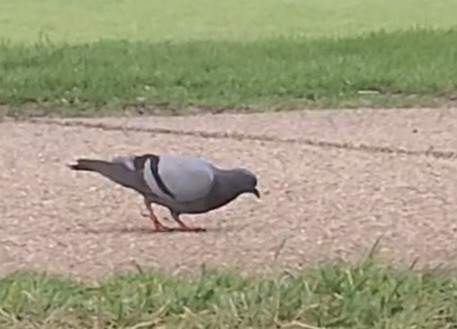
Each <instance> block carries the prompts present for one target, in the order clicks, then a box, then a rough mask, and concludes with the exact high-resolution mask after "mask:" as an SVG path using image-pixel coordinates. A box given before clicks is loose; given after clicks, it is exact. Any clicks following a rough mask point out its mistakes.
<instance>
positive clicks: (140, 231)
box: [78, 227, 231, 235]
mask: <svg viewBox="0 0 457 329" xmlns="http://www.w3.org/2000/svg"><path fill="white" fill-rule="evenodd" d="M230 230H231V228H229V227H221V228H219V227H218V228H205V229H204V230H201V231H183V230H181V229H179V228H177V227H171V228H169V230H167V231H163V232H162V231H155V230H154V229H153V228H151V227H107V228H97V229H91V228H87V229H86V228H85V229H80V230H78V232H79V233H84V234H97V235H101V234H137V235H156V234H159V235H160V234H163V235H169V234H185V233H190V234H204V233H217V232H227V231H230Z"/></svg>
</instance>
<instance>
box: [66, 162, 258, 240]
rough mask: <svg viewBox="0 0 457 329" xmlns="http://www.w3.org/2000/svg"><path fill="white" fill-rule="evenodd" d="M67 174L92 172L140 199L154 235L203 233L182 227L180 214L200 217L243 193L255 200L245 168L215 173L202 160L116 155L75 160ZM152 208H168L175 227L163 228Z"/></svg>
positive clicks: (252, 183)
mask: <svg viewBox="0 0 457 329" xmlns="http://www.w3.org/2000/svg"><path fill="white" fill-rule="evenodd" d="M68 166H69V167H70V168H71V169H72V170H78V171H92V172H97V173H98V174H101V175H103V176H105V177H106V178H108V179H110V180H111V181H113V182H115V183H118V184H120V185H122V186H124V187H125V188H129V189H133V190H135V191H136V192H138V193H140V194H141V195H142V196H143V199H144V204H145V206H146V208H147V210H148V212H149V215H148V216H149V218H150V219H151V220H152V223H153V225H154V227H153V229H154V231H156V232H169V231H187V232H201V231H206V229H204V228H200V227H190V226H187V225H186V224H185V223H184V222H182V220H181V219H180V215H181V214H201V213H205V212H209V211H211V210H214V209H217V208H220V207H222V206H224V205H226V204H228V203H229V202H231V201H233V200H235V199H236V198H237V197H238V196H239V195H241V194H243V193H250V194H254V195H255V196H256V197H257V198H260V192H259V190H258V189H257V187H256V186H257V177H256V175H255V174H254V173H252V172H251V171H249V170H248V169H245V168H233V169H221V168H218V167H216V166H214V165H213V164H211V163H210V162H209V161H208V160H206V159H204V158H202V157H189V156H182V155H174V154H165V155H156V154H142V155H128V156H118V157H115V158H114V159H112V160H111V161H103V160H98V159H84V158H80V159H77V160H76V163H75V164H71V165H68ZM152 204H157V205H161V206H164V207H166V208H168V210H169V211H170V214H171V216H172V218H173V219H174V220H175V221H176V222H177V223H178V225H179V227H178V228H175V229H174V228H170V227H167V226H164V225H163V224H162V223H161V222H160V221H159V219H158V218H157V216H156V214H155V213H154V210H153V208H152Z"/></svg>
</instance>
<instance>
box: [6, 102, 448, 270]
mask: <svg viewBox="0 0 457 329" xmlns="http://www.w3.org/2000/svg"><path fill="white" fill-rule="evenodd" d="M456 114H457V110H454V109H442V110H433V111H432V110H399V111H394V110H386V111H379V110H377V111H368V110H367V111H365V112H364V111H360V110H358V111H331V112H330V111H323V112H318V111H300V112H291V113H281V114H256V115H207V116H198V117H190V118H189V117H188V118H156V117H154V118H141V119H133V118H124V119H119V118H117V119H91V120H89V119H87V120H82V121H84V124H83V123H82V122H81V119H79V120H78V121H68V120H64V121H58V123H57V124H56V123H55V122H54V123H50V122H41V123H38V122H35V123H32V122H13V121H8V120H6V121H4V122H2V123H0V179H1V189H0V212H1V214H2V216H1V217H0V225H1V228H2V229H1V232H0V274H5V273H8V272H11V271H13V270H16V269H35V270H48V271H51V272H56V273H65V274H70V275H76V276H79V277H88V278H98V277H101V276H104V275H107V274H111V273H113V272H115V271H118V270H127V269H132V268H135V266H137V265H139V266H141V267H143V268H148V269H162V270H166V271H170V272H176V271H187V270H194V269H198V268H199V267H200V265H201V264H202V263H205V264H207V265H209V266H218V267H223V268H224V267H230V268H238V269H242V270H247V271H263V270H266V269H271V268H295V267H299V266H308V265H312V264H315V263H317V262H322V261H333V260H336V259H347V260H352V259H358V258H359V257H360V256H361V255H363V254H364V253H366V252H367V251H368V250H369V249H370V248H371V246H372V245H373V244H374V243H375V241H376V239H378V238H382V240H381V248H380V252H381V256H382V257H383V258H384V259H386V260H388V261H391V262H394V263H399V264H403V265H406V266H408V265H409V264H411V263H412V262H413V261H414V260H416V259H417V258H418V259H419V264H420V265H421V266H437V265H439V264H443V263H444V264H445V266H449V267H454V265H456V264H457V262H456V260H457V259H456V258H455V255H456V251H457V245H456V244H455V237H456V235H457V221H456V220H455V216H456V210H457V206H456V198H457V184H456V183H457V179H456V177H457V175H456V159H455V157H454V156H453V152H454V151H457V145H456V142H455V136H452V135H455V131H457V130H456V129H454V128H455V126H456V125H457V115H456ZM68 122H72V123H71V125H69V123H68ZM100 123H103V126H100V125H98V126H97V124H100ZM84 125H86V126H89V127H86V126H84ZM91 125H92V127H91ZM110 127H111V128H112V129H110ZM116 127H117V128H116ZM151 129H155V131H154V130H151ZM161 129H162V130H161ZM167 130H168V131H167ZM182 132H206V133H210V134H209V135H208V134H207V135H202V134H191V133H184V134H183V133H182ZM211 134H213V135H211ZM243 134H244V135H245V136H247V137H248V138H246V139H243ZM248 135H249V136H248ZM265 136H267V137H268V138H264V137H265ZM453 137H454V138H453ZM310 140H311V141H317V142H324V143H320V144H319V143H315V144H310V143H308V142H307V141H310ZM332 143H333V144H335V145H339V144H343V147H335V145H333V144H332ZM346 144H347V145H353V146H360V145H365V146H367V147H362V148H360V147H359V148H357V147H355V148H354V147H352V148H351V147H344V145H346ZM386 147H387V148H390V149H392V151H385V148H386ZM430 148H432V149H433V150H434V151H438V153H436V154H440V153H439V152H442V153H443V152H444V153H446V152H447V154H449V156H447V157H440V156H436V154H435V155H434V154H433V153H430V152H429V153H427V150H429V149H430ZM399 150H400V151H399ZM401 150H404V151H406V152H402V151H401ZM409 151H414V152H409ZM143 152H157V153H163V152H179V153H184V154H198V155H204V156H205V157H207V158H209V159H210V160H212V161H214V162H215V163H217V164H219V165H221V166H235V165H243V166H246V167H248V168H250V169H252V170H253V171H255V172H256V173H258V175H259V177H260V189H261V191H262V192H263V197H262V199H261V200H260V201H258V200H256V199H255V198H250V197H247V196H246V197H242V198H240V199H238V200H237V201H235V202H233V203H232V204H230V205H229V206H227V207H225V208H222V209H220V210H217V211H214V212H211V213H208V214H204V215H199V216H185V217H183V218H185V220H186V221H187V222H188V223H190V224H194V225H199V226H205V227H207V228H208V229H209V232H207V233H201V234H192V233H186V234H182V233H174V234H151V233H150V231H149V228H150V227H151V225H150V223H149V222H148V220H147V219H145V218H143V217H141V215H140V212H141V211H143V208H142V207H143V206H142V202H141V198H140V197H139V195H137V194H135V193H134V192H131V191H128V190H125V189H123V188H121V187H118V186H116V185H114V184H112V183H111V182H109V181H107V180H105V179H103V178H102V177H99V176H97V175H95V174H90V173H74V172H71V171H70V170H68V168H66V166H65V163H67V162H70V161H72V160H73V159H74V158H76V157H79V156H94V157H101V158H111V157H112V156H114V155H119V154H125V153H143ZM160 213H161V215H163V216H167V217H168V213H167V212H166V210H163V209H160Z"/></svg>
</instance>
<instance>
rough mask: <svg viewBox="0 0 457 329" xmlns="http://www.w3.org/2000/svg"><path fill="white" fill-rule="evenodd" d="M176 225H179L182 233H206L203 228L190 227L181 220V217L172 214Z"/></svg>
mask: <svg viewBox="0 0 457 329" xmlns="http://www.w3.org/2000/svg"><path fill="white" fill-rule="evenodd" d="M171 215H172V217H173V219H174V220H175V221H176V223H178V224H179V230H180V231H182V232H206V228H203V227H189V226H187V225H186V224H184V223H183V222H182V220H180V219H179V216H178V215H176V214H173V213H172V214H171Z"/></svg>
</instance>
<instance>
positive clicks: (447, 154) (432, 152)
mask: <svg viewBox="0 0 457 329" xmlns="http://www.w3.org/2000/svg"><path fill="white" fill-rule="evenodd" d="M19 121H23V122H28V123H32V124H40V125H56V126H61V127H83V128H87V129H100V130H104V131H130V132H141V133H152V134H163V135H177V136H192V137H199V138H212V139H233V140H237V141H243V140H252V141H263V142H276V143H285V144H301V145H307V146H312V147H318V148H322V149H340V150H348V151H358V152H363V153H378V154H379V153H380V154H393V155H405V156H426V157H431V158H435V159H454V158H457V152H454V151H442V150H436V149H434V148H433V147H431V148H429V149H427V150H408V149H404V148H395V147H390V146H376V145H368V144H364V143H357V144H356V143H349V142H331V141H323V140H316V139H309V138H303V137H290V138H283V137H279V136H271V135H255V134H242V133H233V132H230V133H228V132H206V131H198V130H176V129H169V128H158V127H155V128H146V127H134V126H125V125H124V126H123V125H110V124H106V123H90V122H83V121H77V120H72V121H64V120H55V119H43V118H26V119H21V120H19Z"/></svg>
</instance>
